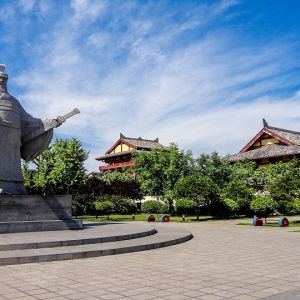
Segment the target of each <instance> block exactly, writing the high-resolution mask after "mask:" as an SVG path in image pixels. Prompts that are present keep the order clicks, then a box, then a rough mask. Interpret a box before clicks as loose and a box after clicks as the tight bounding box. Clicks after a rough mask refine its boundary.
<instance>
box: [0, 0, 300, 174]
mask: <svg viewBox="0 0 300 300" xmlns="http://www.w3.org/2000/svg"><path fill="white" fill-rule="evenodd" d="M0 15H1V20H0V31H1V35H0V43H1V53H0V56H1V59H0V63H3V64H6V68H7V72H8V74H9V76H10V79H9V91H10V93H11V94H13V95H14V96H16V97H17V98H18V99H19V100H20V102H21V103H22V105H23V106H24V107H25V108H26V109H27V111H28V112H30V113H31V114H32V115H34V116H39V117H41V118H46V117H55V116H57V115H60V114H63V113H66V112H68V111H70V110H71V109H73V108H74V107H78V108H79V109H80V110H81V112H82V113H81V114H80V115H79V116H76V117H74V118H73V119H71V120H69V122H68V123H66V124H64V126H61V127H60V128H58V129H57V130H56V132H55V136H56V137H72V136H75V137H77V138H79V139H80V140H81V141H82V142H83V144H84V146H85V147H86V148H87V149H88V150H89V151H90V158H89V160H88V162H87V168H88V169H89V170H90V171H92V170H96V168H97V166H98V162H96V161H95V160H94V158H95V157H97V156H99V155H101V154H103V153H104V152H105V150H107V149H108V148H109V147H110V146H111V145H112V144H113V143H114V142H115V141H116V139H117V138H118V136H119V133H120V132H122V133H123V134H124V135H126V136H133V137H139V136H142V137H144V138H149V139H152V138H153V139H154V138H156V137H159V138H160V142H161V143H163V144H165V145H168V144H169V143H170V142H177V143H178V144H179V146H180V147H181V148H184V149H191V150H192V151H193V153H194V154H195V155H199V154H200V153H202V152H206V153H210V152H212V151H214V150H216V151H218V152H219V153H221V154H227V153H235V152H237V151H239V150H240V149H241V148H242V147H243V146H244V144H245V143H246V142H247V141H248V140H250V138H252V136H253V135H255V134H256V132H257V131H258V130H259V129H261V127H262V122H261V119H262V117H265V118H266V119H267V121H268V122H269V124H270V125H273V126H278V127H284V128H290V129H294V130H298V131H300V76H299V75H300V42H299V37H300V2H299V1H298V0H285V1H281V0H269V1H267V0H253V1H246V0H245V1H242V0H241V1H238V0H227V1H188V0H185V1H176V0H172V1H163V0H161V1H155V0H153V1H142V0H140V1H126V0H120V1H117V0H110V1H101V0H97V1H92V0H74V1H55V0H52V1H48V0H19V1H17V0H15V1H14V0H0Z"/></svg>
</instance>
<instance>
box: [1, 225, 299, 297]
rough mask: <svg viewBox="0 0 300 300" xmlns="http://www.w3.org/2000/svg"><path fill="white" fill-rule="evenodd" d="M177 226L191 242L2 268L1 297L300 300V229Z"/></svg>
mask: <svg viewBox="0 0 300 300" xmlns="http://www.w3.org/2000/svg"><path fill="white" fill-rule="evenodd" d="M157 226H158V227H159V226H173V227H177V226H179V227H180V228H182V229H185V230H189V231H191V232H192V233H193V235H194V238H193V239H192V240H190V241H188V242H186V243H183V244H180V245H176V246H172V247H167V248H162V249H156V250H150V251H144V252H136V253H129V254H122V255H115V256H105V257H97V258H88V259H80V260H68V261H60V262H47V263H39V264H24V265H11V266H1V267H0V299H23V300H29V299H56V300H58V299H90V300H92V299H107V300H110V299H136V300H143V299H170V300H171V299H172V300H177V299H178V300H179V299H207V300H213V299H240V300H242V299H244V300H247V299H264V298H266V299H274V300H275V299H298V298H299V299H300V259H299V257H300V232H293V231H295V230H296V229H295V228H276V227H274V228H270V227H252V226H238V225H235V222H233V221H219V222H202V223H199V224H174V223H170V224H157Z"/></svg>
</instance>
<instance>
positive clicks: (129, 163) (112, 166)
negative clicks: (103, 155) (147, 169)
mask: <svg viewBox="0 0 300 300" xmlns="http://www.w3.org/2000/svg"><path fill="white" fill-rule="evenodd" d="M132 166H134V162H133V161H124V162H120V163H112V164H109V165H105V166H100V167H99V170H100V171H105V170H111V169H118V168H122V167H132Z"/></svg>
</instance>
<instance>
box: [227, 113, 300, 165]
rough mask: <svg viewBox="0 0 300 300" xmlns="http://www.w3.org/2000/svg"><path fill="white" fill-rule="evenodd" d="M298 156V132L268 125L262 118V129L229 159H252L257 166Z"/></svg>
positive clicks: (299, 154)
mask: <svg viewBox="0 0 300 300" xmlns="http://www.w3.org/2000/svg"><path fill="white" fill-rule="evenodd" d="M294 157H300V132H297V131H292V130H288V129H282V128H277V127H272V126H269V125H268V123H267V122H266V120H265V119H263V129H262V130H261V131H260V132H258V134H257V135H256V136H255V137H254V138H253V139H252V140H251V141H249V143H248V144H246V145H245V146H244V148H243V149H242V150H241V151H240V152H239V153H237V154H235V155H232V156H229V161H231V162H236V161H240V160H245V159H246V160H254V161H256V162H257V163H258V165H259V166H266V165H268V164H270V163H275V162H277V161H284V162H286V161H289V160H290V159H292V158H294Z"/></svg>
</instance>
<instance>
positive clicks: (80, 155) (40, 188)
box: [23, 138, 88, 195]
mask: <svg viewBox="0 0 300 300" xmlns="http://www.w3.org/2000/svg"><path fill="white" fill-rule="evenodd" d="M87 158H88V152H87V151H85V150H84V149H83V148H82V145H81V143H80V141H79V140H77V139H75V138H73V139H70V140H67V139H58V140H56V141H55V142H54V143H53V144H52V145H51V146H50V148H49V149H47V150H46V151H44V152H43V153H42V154H41V155H39V156H38V157H37V158H36V159H35V160H34V163H35V164H36V167H37V168H36V170H35V171H34V175H32V177H30V176H28V169H27V167H26V166H25V168H23V171H24V174H25V185H26V186H29V187H30V191H32V192H34V193H37V194H41V195H46V194H72V195H76V194H78V193H80V192H81V191H82V189H83V188H84V185H85V182H86V179H87V175H86V170H85V168H84V162H85V160H86V159H87Z"/></svg>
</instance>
